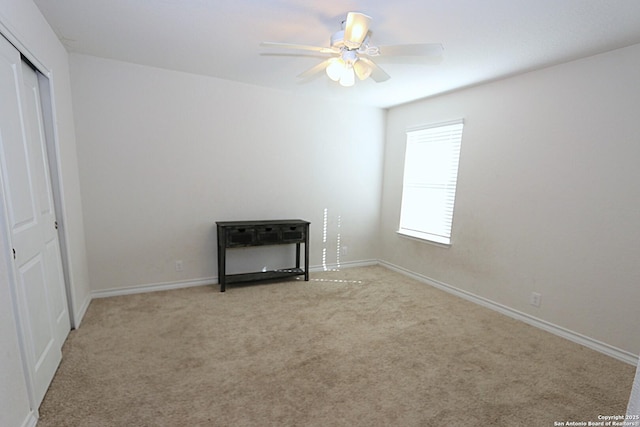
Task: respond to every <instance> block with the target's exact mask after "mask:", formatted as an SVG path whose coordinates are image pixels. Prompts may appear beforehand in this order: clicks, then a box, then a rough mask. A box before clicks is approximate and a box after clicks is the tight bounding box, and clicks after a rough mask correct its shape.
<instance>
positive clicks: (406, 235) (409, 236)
mask: <svg viewBox="0 0 640 427" xmlns="http://www.w3.org/2000/svg"><path fill="white" fill-rule="evenodd" d="M396 234H397V235H398V236H400V237H403V238H405V239H410V240H416V241H418V242H421V243H428V244H430V245H433V246H438V247H441V248H447V249H448V248H450V247H451V243H444V242H437V241H435V240H431V239H428V238H425V237H420V236H417V235H413V234H410V233H409V232H406V231H401V230H398V231H396Z"/></svg>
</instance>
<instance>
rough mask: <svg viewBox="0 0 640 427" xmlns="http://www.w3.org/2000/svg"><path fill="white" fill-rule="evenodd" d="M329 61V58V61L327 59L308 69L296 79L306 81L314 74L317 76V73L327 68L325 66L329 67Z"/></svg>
mask: <svg viewBox="0 0 640 427" xmlns="http://www.w3.org/2000/svg"><path fill="white" fill-rule="evenodd" d="M330 59H331V58H329V59H327V60H325V61H322V62H321V63H319V64H318V65H316V66H314V67H311V68H309V69H308V70H307V71H305V72H303V73H300V74H298V78H299V79H307V78H309V77H311V76H313V75H314V74H317V73H319V72H321V71H323V70H324V69H325V68H327V65H329V60H330Z"/></svg>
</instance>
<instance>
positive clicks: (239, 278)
mask: <svg viewBox="0 0 640 427" xmlns="http://www.w3.org/2000/svg"><path fill="white" fill-rule="evenodd" d="M309 224H310V223H309V222H308V221H303V220H301V219H282V220H267V221H218V222H216V225H217V227H218V283H219V284H220V292H224V291H225V288H226V285H227V283H238V282H250V281H255V280H267V279H278V278H283V277H291V276H300V275H304V280H306V281H308V280H309ZM301 243H303V244H304V269H302V268H300V244H301ZM284 244H295V245H296V266H295V267H293V268H285V269H280V270H271V271H260V272H256V273H242V274H226V257H227V253H226V252H227V249H231V248H241V247H248V246H267V245H284Z"/></svg>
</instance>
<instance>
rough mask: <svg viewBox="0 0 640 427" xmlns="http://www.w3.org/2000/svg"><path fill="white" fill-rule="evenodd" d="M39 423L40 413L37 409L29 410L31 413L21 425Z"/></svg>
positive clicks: (33, 426) (28, 426)
mask: <svg viewBox="0 0 640 427" xmlns="http://www.w3.org/2000/svg"><path fill="white" fill-rule="evenodd" d="M37 424H38V414H36V412H35V411H33V410H31V411H29V415H27V417H26V418H25V419H24V421H23V422H22V426H21V427H35V426H36V425H37Z"/></svg>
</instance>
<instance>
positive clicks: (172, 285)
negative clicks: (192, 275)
mask: <svg viewBox="0 0 640 427" xmlns="http://www.w3.org/2000/svg"><path fill="white" fill-rule="evenodd" d="M217 283H218V278H217V277H205V278H201V279H193V280H185V281H178V282H160V283H149V284H145V285H135V286H128V287H126V288H114V289H105V290H101V291H93V292H92V293H91V297H92V298H108V297H116V296H121V295H131V294H142V293H146V292H156V291H168V290H171V289H181V288H191V287H193V286H205V285H215V284H217Z"/></svg>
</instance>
